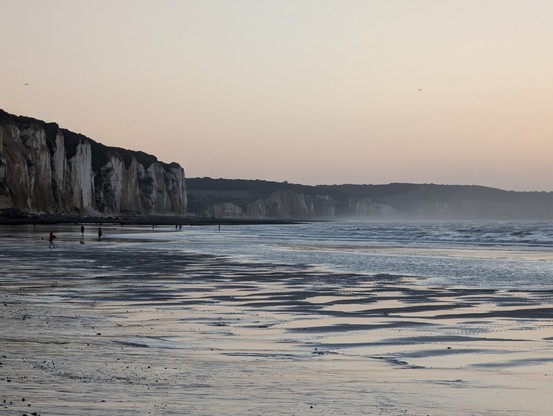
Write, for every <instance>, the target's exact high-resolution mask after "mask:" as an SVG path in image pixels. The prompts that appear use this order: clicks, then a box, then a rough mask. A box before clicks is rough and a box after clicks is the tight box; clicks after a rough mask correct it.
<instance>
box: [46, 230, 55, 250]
mask: <svg viewBox="0 0 553 416" xmlns="http://www.w3.org/2000/svg"><path fill="white" fill-rule="evenodd" d="M55 238H56V236H55V235H54V232H53V231H50V237H48V241H49V242H50V245H49V246H48V248H55V247H56V246H55V245H54V239H55Z"/></svg>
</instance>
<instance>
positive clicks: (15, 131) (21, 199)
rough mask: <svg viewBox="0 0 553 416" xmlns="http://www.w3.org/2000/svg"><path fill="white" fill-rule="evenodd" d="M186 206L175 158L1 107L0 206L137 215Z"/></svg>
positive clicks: (34, 210)
mask: <svg viewBox="0 0 553 416" xmlns="http://www.w3.org/2000/svg"><path fill="white" fill-rule="evenodd" d="M186 208H187V195H186V185H185V177H184V170H183V169H182V167H180V166H179V165H178V164H176V163H171V164H166V163H162V162H159V161H158V160H157V158H156V157H155V156H152V155H148V154H145V153H142V152H134V151H130V150H125V149H120V148H115V147H108V146H104V145H102V144H100V143H98V142H95V141H94V140H92V139H89V138H87V137H85V136H83V135H81V134H76V133H73V132H71V131H68V130H65V129H60V128H59V126H58V125H57V124H55V123H45V122H42V121H40V120H35V119H32V118H28V117H18V116H14V115H11V114H8V113H6V112H4V111H2V110H0V209H16V210H19V211H21V212H25V213H50V214H77V215H82V216H85V215H91V216H110V215H121V214H124V215H140V216H142V215H185V214H186Z"/></svg>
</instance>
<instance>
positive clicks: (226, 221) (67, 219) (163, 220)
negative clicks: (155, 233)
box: [0, 214, 312, 225]
mask: <svg viewBox="0 0 553 416" xmlns="http://www.w3.org/2000/svg"><path fill="white" fill-rule="evenodd" d="M311 221H312V220H299V219H267V218H213V217H189V216H166V215H149V216H109V217H92V216H86V217H81V216H73V215H57V214H37V215H33V214H29V215H24V214H13V215H5V214H4V215H1V214H0V225H40V224H121V225H262V224H263V225H264V224H266V225H271V224H301V223H305V222H311Z"/></svg>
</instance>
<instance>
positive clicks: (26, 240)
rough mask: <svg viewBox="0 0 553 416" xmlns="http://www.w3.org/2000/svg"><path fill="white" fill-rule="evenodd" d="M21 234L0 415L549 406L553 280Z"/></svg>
mask: <svg viewBox="0 0 553 416" xmlns="http://www.w3.org/2000/svg"><path fill="white" fill-rule="evenodd" d="M18 230H19V229H18V228H17V227H11V228H0V350H1V353H0V354H1V357H0V363H1V364H0V405H1V407H0V415H23V414H27V415H33V414H35V415H36V414H40V415H107V414H109V415H183V414H191V415H219V414H221V415H263V414H268V415H446V414H447V415H550V414H552V413H553V400H551V398H550V397H551V392H552V391H553V290H551V291H524V290H522V289H523V288H521V290H520V291H498V290H481V289H467V288H447V287H427V286H424V285H423V284H421V282H420V281H415V279H413V278H405V277H402V276H393V275H376V276H372V275H340V274H327V273H323V272H321V271H319V270H317V269H315V268H310V267H307V266H302V265H290V266H281V265H272V264H258V263H256V264H252V263H244V262H233V261H230V260H228V259H225V258H220V257H212V256H204V255H197V254H192V253H187V252H180V251H176V250H171V251H170V250H162V249H155V248H152V246H151V245H149V244H148V242H147V241H142V242H132V240H127V239H125V240H115V239H110V238H105V239H103V240H102V241H99V240H98V239H96V238H93V236H92V235H91V234H87V235H86V237H85V241H84V242H85V244H80V241H79V240H80V233H78V232H77V231H76V230H77V227H74V229H73V228H71V227H70V226H67V228H66V231H67V233H66V235H65V236H64V237H63V236H62V237H63V238H60V240H58V247H57V248H55V249H48V242H47V241H46V240H42V239H41V237H44V236H46V235H47V233H45V229H40V228H39V229H38V230H36V231H28V232H19V231H18ZM27 230H29V229H28V228H27ZM71 230H74V234H70V231H71ZM71 235H74V238H73V237H71Z"/></svg>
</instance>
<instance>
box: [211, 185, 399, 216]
mask: <svg viewBox="0 0 553 416" xmlns="http://www.w3.org/2000/svg"><path fill="white" fill-rule="evenodd" d="M207 213H208V215H209V216H211V217H215V218H278V219H330V218H337V217H370V216H380V217H386V216H389V217H391V216H393V215H394V213H395V210H394V209H393V208H392V207H390V206H386V205H383V204H378V203H375V202H374V201H372V200H370V199H368V198H349V199H348V200H347V201H345V202H343V201H336V200H334V199H333V198H332V197H331V196H329V195H306V194H304V193H301V192H295V191H275V192H273V193H271V194H270V195H269V196H268V197H266V198H259V199H256V200H255V201H253V202H251V203H248V204H246V205H245V207H244V208H243V207H241V206H239V205H237V204H235V203H232V202H221V203H214V204H213V205H211V206H209V208H208V211H207Z"/></svg>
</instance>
